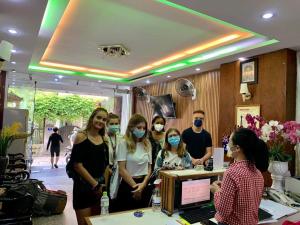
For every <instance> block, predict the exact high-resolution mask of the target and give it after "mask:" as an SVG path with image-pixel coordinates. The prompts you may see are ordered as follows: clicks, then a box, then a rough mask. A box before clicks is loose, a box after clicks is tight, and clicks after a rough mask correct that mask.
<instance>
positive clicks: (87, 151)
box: [70, 108, 108, 225]
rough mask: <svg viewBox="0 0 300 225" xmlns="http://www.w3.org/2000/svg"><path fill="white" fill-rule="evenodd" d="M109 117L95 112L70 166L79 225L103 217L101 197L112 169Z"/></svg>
mask: <svg viewBox="0 0 300 225" xmlns="http://www.w3.org/2000/svg"><path fill="white" fill-rule="evenodd" d="M107 116H108V113H107V111H106V109H104V108H97V109H95V110H94V111H93V112H92V114H91V116H90V118H89V120H88V123H87V126H86V129H85V130H83V131H79V132H78V134H77V136H76V138H75V141H74V145H73V150H72V154H71V159H70V163H72V165H73V168H74V172H75V175H74V177H73V180H74V185H73V208H74V209H75V212H76V216H77V222H78V225H85V224H86V223H85V220H84V218H85V217H89V216H92V215H99V214H100V197H101V195H102V191H103V188H104V186H105V185H104V183H105V181H104V172H105V169H106V167H107V166H108V147H107V144H106V140H105V138H104V135H105V124H106V121H107Z"/></svg>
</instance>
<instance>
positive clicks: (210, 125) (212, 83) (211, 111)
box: [133, 71, 220, 146]
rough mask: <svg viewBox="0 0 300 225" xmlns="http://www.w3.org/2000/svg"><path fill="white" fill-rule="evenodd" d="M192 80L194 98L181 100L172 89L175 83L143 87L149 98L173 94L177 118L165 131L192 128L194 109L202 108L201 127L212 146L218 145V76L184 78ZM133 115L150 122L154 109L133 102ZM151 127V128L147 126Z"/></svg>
mask: <svg viewBox="0 0 300 225" xmlns="http://www.w3.org/2000/svg"><path fill="white" fill-rule="evenodd" d="M185 78H186V79H189V80H190V81H192V83H193V84H194V86H195V87H196V89H197V98H196V99H195V100H192V99H191V97H181V96H179V95H178V94H177V92H176V90H175V83H176V80H173V81H170V82H163V83H158V84H153V85H149V86H146V87H144V88H145V89H146V91H147V92H148V93H149V94H150V95H152V96H158V95H164V94H172V97H173V101H174V102H175V103H176V117H177V118H176V119H168V120H167V128H169V127H176V128H178V129H179V130H180V131H183V130H184V129H186V128H188V127H190V126H191V125H192V113H193V111H194V110H197V109H203V110H204V111H205V121H204V127H205V129H206V130H208V131H209V132H210V133H211V135H212V139H213V145H214V146H217V143H218V120H219V94H220V88H219V87H220V73H219V71H210V72H206V73H201V74H198V75H192V76H188V77H185ZM133 112H135V113H140V114H142V115H144V116H145V117H146V119H147V121H149V123H151V120H152V115H153V110H152V108H151V105H150V103H147V102H145V101H139V100H136V103H135V108H134V110H133ZM149 126H150V125H149Z"/></svg>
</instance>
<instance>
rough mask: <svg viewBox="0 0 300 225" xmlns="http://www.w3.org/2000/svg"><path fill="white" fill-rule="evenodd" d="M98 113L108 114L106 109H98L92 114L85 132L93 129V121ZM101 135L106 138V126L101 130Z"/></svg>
mask: <svg viewBox="0 0 300 225" xmlns="http://www.w3.org/2000/svg"><path fill="white" fill-rule="evenodd" d="M98 112H105V113H106V114H108V112H107V110H106V109H104V108H96V109H95V110H94V111H93V112H92V114H91V115H90V118H89V120H88V122H87V126H86V128H85V131H88V130H90V129H91V128H92V125H93V119H94V117H95V116H96V115H97V113H98ZM99 135H101V136H104V135H105V126H104V127H103V128H102V129H100V130H99Z"/></svg>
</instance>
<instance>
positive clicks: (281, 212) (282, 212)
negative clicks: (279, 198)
mask: <svg viewBox="0 0 300 225" xmlns="http://www.w3.org/2000/svg"><path fill="white" fill-rule="evenodd" d="M259 207H260V208H261V209H263V210H265V211H267V212H268V213H270V214H272V215H273V216H272V218H273V219H275V220H277V219H279V218H281V217H283V216H288V215H291V214H293V213H296V212H297V210H296V209H294V208H291V207H288V206H285V205H282V204H279V203H277V202H274V201H271V200H265V199H262V200H261V202H260V206H259Z"/></svg>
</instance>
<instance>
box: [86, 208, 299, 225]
mask: <svg viewBox="0 0 300 225" xmlns="http://www.w3.org/2000/svg"><path fill="white" fill-rule="evenodd" d="M142 211H143V212H144V215H143V217H139V218H138V217H135V216H134V215H133V213H134V212H135V210H134V211H125V212H119V213H112V214H110V215H108V216H93V217H89V218H86V221H87V223H88V225H118V224H120V221H122V225H140V224H142V225H166V224H178V225H179V223H177V222H176V219H178V214H177V213H175V214H173V215H172V216H171V217H168V216H167V215H166V214H164V213H162V212H158V211H156V212H153V211H152V209H151V208H147V209H143V210H142ZM286 220H289V221H293V222H295V221H300V212H298V213H296V214H293V215H290V216H286V217H283V218H281V219H280V220H279V221H278V222H274V223H268V224H269V225H280V224H282V223H283V222H284V221H286ZM196 224H199V225H201V224H200V223H196Z"/></svg>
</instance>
